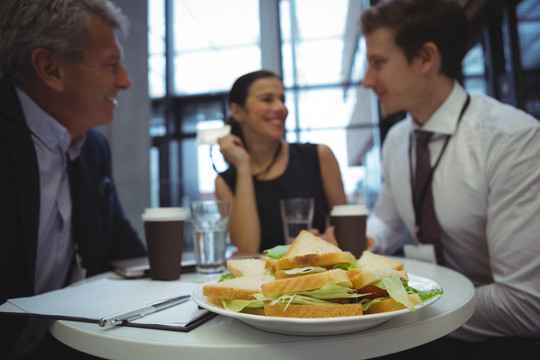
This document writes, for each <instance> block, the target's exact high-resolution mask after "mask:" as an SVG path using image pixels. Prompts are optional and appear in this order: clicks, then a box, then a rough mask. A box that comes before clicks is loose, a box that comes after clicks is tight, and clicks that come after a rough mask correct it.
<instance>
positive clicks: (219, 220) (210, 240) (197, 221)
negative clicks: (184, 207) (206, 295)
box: [190, 200, 230, 274]
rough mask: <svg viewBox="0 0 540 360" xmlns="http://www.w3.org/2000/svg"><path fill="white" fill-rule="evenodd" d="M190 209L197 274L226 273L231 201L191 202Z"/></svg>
mask: <svg viewBox="0 0 540 360" xmlns="http://www.w3.org/2000/svg"><path fill="white" fill-rule="evenodd" d="M190 209H191V225H192V230H193V243H194V246H195V254H196V257H197V273H199V274H217V273H220V272H222V271H225V268H226V266H225V248H226V246H227V225H228V222H229V211H230V203H229V201H227V200H201V201H191V203H190Z"/></svg>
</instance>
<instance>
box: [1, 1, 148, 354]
mask: <svg viewBox="0 0 540 360" xmlns="http://www.w3.org/2000/svg"><path fill="white" fill-rule="evenodd" d="M127 26H128V20H127V18H126V17H125V16H124V15H123V14H122V12H121V10H120V9H118V8H117V7H116V6H114V5H113V4H112V3H111V2H110V1H109V0H8V1H7V3H6V5H5V8H4V14H3V18H2V21H1V23H0V72H1V73H2V74H3V76H2V78H0V169H2V176H0V228H1V229H2V236H1V238H0V249H1V251H0V286H1V288H2V292H1V296H0V303H3V302H4V301H6V300H7V299H9V298H14V297H22V296H32V295H35V294H40V293H43V292H47V291H51V290H54V289H58V288H61V287H63V286H65V285H67V284H69V283H71V282H73V281H76V280H79V279H82V278H84V277H86V276H89V275H94V274H98V273H100V272H104V271H107V270H109V269H110V268H109V263H110V261H111V260H115V259H122V258H130V257H136V256H141V255H144V254H145V253H146V250H145V248H144V245H143V244H142V242H141V241H140V239H139V237H138V235H137V233H136V232H135V231H134V229H133V228H132V227H131V225H130V223H129V222H128V220H127V219H126V217H125V215H124V213H123V210H122V207H121V205H120V202H119V200H118V196H117V193H116V190H115V186H114V180H113V177H112V173H111V156H110V150H109V146H108V143H107V141H106V139H105V138H104V137H103V135H101V134H100V133H99V132H97V131H96V130H93V128H94V127H95V126H98V125H103V124H106V123H109V122H111V121H112V120H113V119H114V114H115V109H116V106H117V105H118V100H117V96H118V93H119V92H120V91H121V90H127V89H129V88H130V86H131V80H130V77H129V74H128V72H127V70H126V69H125V68H124V66H123V65H122V62H121V59H122V56H123V50H122V47H121V45H120V43H119V41H118V35H120V34H122V33H125V32H126V30H127ZM2 328H3V329H4V331H3V333H4V334H7V337H6V336H4V337H2V346H0V348H1V350H0V352H1V353H2V355H0V357H2V358H4V357H7V358H19V357H24V358H33V356H36V355H35V354H36V353H37V354H39V356H40V357H46V350H47V349H48V348H47V347H46V346H45V345H48V341H43V338H46V336H47V323H46V321H44V320H38V319H29V320H28V321H23V320H20V319H12V318H7V319H2ZM48 336H49V337H50V335H48ZM46 339H48V338H46ZM49 340H50V339H49ZM36 349H38V350H36ZM55 355H57V354H55Z"/></svg>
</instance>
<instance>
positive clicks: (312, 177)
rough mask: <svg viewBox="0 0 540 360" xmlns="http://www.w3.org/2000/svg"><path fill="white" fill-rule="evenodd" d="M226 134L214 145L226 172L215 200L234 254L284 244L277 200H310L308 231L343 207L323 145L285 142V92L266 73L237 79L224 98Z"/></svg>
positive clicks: (343, 199)
mask: <svg viewBox="0 0 540 360" xmlns="http://www.w3.org/2000/svg"><path fill="white" fill-rule="evenodd" d="M229 106H230V111H231V115H232V116H231V118H230V119H229V120H228V121H229V123H230V124H231V128H232V130H231V134H230V135H227V136H225V137H222V138H220V139H219V140H218V142H219V145H220V150H221V153H222V154H223V156H224V157H225V159H226V160H227V162H228V163H229V164H230V165H231V166H230V168H229V169H228V170H227V171H225V172H223V173H221V174H219V175H218V176H217V178H216V197H217V198H218V199H226V200H229V201H231V204H232V206H231V217H230V219H229V233H230V235H231V240H232V243H233V244H234V245H235V246H236V247H238V250H239V252H243V253H256V252H262V251H263V250H265V249H269V248H271V247H273V246H275V245H280V244H284V243H285V238H284V234H283V226H282V221H281V215H280V208H279V201H280V199H286V198H293V197H310V198H314V199H315V212H314V218H313V228H314V230H315V231H319V232H320V233H323V232H324V231H325V229H326V216H327V215H328V213H329V211H330V210H331V209H332V207H333V206H335V205H340V204H346V203H347V201H346V197H345V191H344V190H343V183H342V180H341V173H340V170H339V165H338V163H337V160H336V158H335V156H334V154H333V153H332V151H331V150H330V148H328V147H327V146H325V145H318V144H310V143H305V144H299V143H287V142H286V141H285V140H284V138H283V136H284V134H285V119H286V118H287V114H288V110H287V107H286V106H285V95H284V88H283V83H282V82H281V79H280V78H279V77H278V76H277V75H276V74H274V73H272V72H270V71H266V70H261V71H255V72H252V73H249V74H246V75H243V76H241V77H240V78H238V79H237V80H236V82H235V83H234V85H233V87H232V88H231V91H230V93H229Z"/></svg>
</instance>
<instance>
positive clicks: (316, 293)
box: [254, 284, 363, 306]
mask: <svg viewBox="0 0 540 360" xmlns="http://www.w3.org/2000/svg"><path fill="white" fill-rule="evenodd" d="M254 296H255V298H257V300H260V301H270V302H271V304H272V305H274V304H277V303H280V304H287V306H288V305H289V304H295V305H325V304H332V302H330V301H326V300H329V299H343V298H349V299H351V298H358V297H360V296H363V295H362V294H357V293H356V290H354V289H351V288H349V287H346V286H342V285H340V284H326V285H324V286H323V287H321V288H319V289H315V290H307V291H298V292H294V293H288V294H282V295H276V296H270V297H265V296H264V295H263V294H255V295H254Z"/></svg>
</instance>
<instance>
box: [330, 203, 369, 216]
mask: <svg viewBox="0 0 540 360" xmlns="http://www.w3.org/2000/svg"><path fill="white" fill-rule="evenodd" d="M367 214H368V209H367V207H366V206H365V205H361V204H351V205H336V206H334V207H333V208H332V211H331V212H330V215H331V216H353V215H367Z"/></svg>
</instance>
